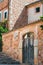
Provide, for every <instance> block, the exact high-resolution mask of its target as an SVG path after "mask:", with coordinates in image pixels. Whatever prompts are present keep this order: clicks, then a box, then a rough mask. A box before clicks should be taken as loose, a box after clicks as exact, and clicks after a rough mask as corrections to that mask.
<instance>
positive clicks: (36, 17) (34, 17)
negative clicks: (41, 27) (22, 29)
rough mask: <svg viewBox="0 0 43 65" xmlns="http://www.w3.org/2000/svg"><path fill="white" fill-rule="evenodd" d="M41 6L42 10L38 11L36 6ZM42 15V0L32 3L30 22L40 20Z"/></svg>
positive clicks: (29, 13) (29, 7)
mask: <svg viewBox="0 0 43 65" xmlns="http://www.w3.org/2000/svg"><path fill="white" fill-rule="evenodd" d="M37 7H40V12H36V8H37ZM40 16H42V4H41V2H38V3H35V4H31V5H30V6H28V23H29V22H30V23H32V22H35V21H37V20H40Z"/></svg>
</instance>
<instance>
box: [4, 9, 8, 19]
mask: <svg viewBox="0 0 43 65" xmlns="http://www.w3.org/2000/svg"><path fill="white" fill-rule="evenodd" d="M7 18H8V11H7V10H6V11H4V19H7Z"/></svg>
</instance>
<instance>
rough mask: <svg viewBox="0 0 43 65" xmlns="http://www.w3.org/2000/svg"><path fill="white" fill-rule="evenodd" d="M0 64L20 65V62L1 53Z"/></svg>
mask: <svg viewBox="0 0 43 65" xmlns="http://www.w3.org/2000/svg"><path fill="white" fill-rule="evenodd" d="M0 64H20V63H19V62H18V61H15V60H13V59H12V58H10V57H9V56H7V55H6V54H5V53H3V52H0Z"/></svg>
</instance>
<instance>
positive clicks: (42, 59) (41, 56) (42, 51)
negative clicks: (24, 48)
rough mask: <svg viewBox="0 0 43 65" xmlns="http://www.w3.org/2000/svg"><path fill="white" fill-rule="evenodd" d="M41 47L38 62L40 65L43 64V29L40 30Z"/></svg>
mask: <svg viewBox="0 0 43 65" xmlns="http://www.w3.org/2000/svg"><path fill="white" fill-rule="evenodd" d="M38 36H39V49H38V60H39V61H38V62H39V64H40V65H43V30H42V31H41V30H40V31H39V34H38Z"/></svg>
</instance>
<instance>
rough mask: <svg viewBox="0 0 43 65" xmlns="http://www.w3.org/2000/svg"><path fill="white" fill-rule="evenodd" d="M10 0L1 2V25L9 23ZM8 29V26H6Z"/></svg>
mask: <svg viewBox="0 0 43 65" xmlns="http://www.w3.org/2000/svg"><path fill="white" fill-rule="evenodd" d="M8 4H9V3H8V0H0V23H2V22H4V21H5V20H7V21H8ZM6 27H8V24H7V25H6Z"/></svg>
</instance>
